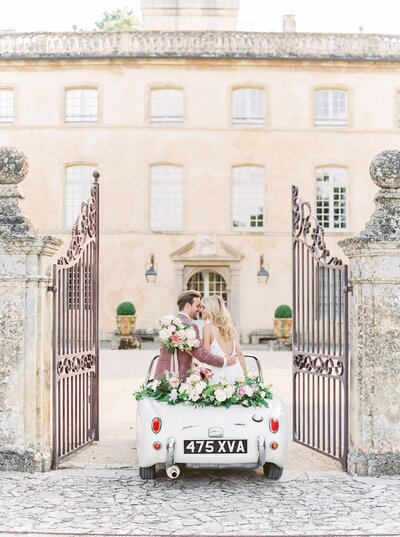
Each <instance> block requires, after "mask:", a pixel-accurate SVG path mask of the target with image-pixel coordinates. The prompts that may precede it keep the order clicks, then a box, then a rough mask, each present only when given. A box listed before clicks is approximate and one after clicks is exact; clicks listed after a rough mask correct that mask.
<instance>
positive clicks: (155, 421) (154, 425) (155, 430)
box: [151, 418, 162, 433]
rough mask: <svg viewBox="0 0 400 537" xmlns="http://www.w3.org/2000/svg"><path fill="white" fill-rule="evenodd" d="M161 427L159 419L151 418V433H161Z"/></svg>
mask: <svg viewBox="0 0 400 537" xmlns="http://www.w3.org/2000/svg"><path fill="white" fill-rule="evenodd" d="M161 425H162V421H161V418H153V421H152V422H151V430H152V431H153V433H159V432H160V431H161Z"/></svg>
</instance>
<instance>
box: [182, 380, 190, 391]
mask: <svg viewBox="0 0 400 537" xmlns="http://www.w3.org/2000/svg"><path fill="white" fill-rule="evenodd" d="M189 389H190V386H189V384H187V383H186V382H183V383H182V384H181V385H180V386H179V393H183V392H188V391H189Z"/></svg>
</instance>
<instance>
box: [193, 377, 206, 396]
mask: <svg viewBox="0 0 400 537" xmlns="http://www.w3.org/2000/svg"><path fill="white" fill-rule="evenodd" d="M206 388H207V384H206V383H205V382H204V380H201V381H200V382H198V383H197V384H196V386H195V387H194V389H195V390H196V392H197V393H202V392H203V391H204V390H205V389H206Z"/></svg>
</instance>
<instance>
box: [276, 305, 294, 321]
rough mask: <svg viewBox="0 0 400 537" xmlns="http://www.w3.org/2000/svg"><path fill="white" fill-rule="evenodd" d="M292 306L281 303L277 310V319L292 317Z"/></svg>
mask: <svg viewBox="0 0 400 537" xmlns="http://www.w3.org/2000/svg"><path fill="white" fill-rule="evenodd" d="M291 318H292V308H291V307H290V306H287V305H286V304H281V305H280V306H278V307H277V308H276V310H275V319H291Z"/></svg>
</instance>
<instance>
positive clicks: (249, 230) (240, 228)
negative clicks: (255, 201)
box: [230, 163, 266, 234]
mask: <svg viewBox="0 0 400 537" xmlns="http://www.w3.org/2000/svg"><path fill="white" fill-rule="evenodd" d="M244 168H256V169H258V170H261V171H262V175H263V180H262V189H263V192H262V200H263V206H262V209H263V212H262V216H263V218H262V222H263V223H262V226H254V227H252V226H251V225H250V218H251V214H250V213H249V214H248V215H247V216H248V217H249V223H248V225H246V226H234V217H235V207H234V193H235V189H234V173H235V170H240V169H244ZM246 192H249V190H248V189H246ZM265 196H266V167H265V165H263V164H254V163H247V164H236V165H233V166H232V167H231V221H230V229H231V231H232V232H234V233H251V234H254V233H263V232H265V230H266V218H265V217H266V200H265ZM248 205H250V204H249V203H248ZM250 211H251V209H250ZM256 216H257V215H256Z"/></svg>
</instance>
